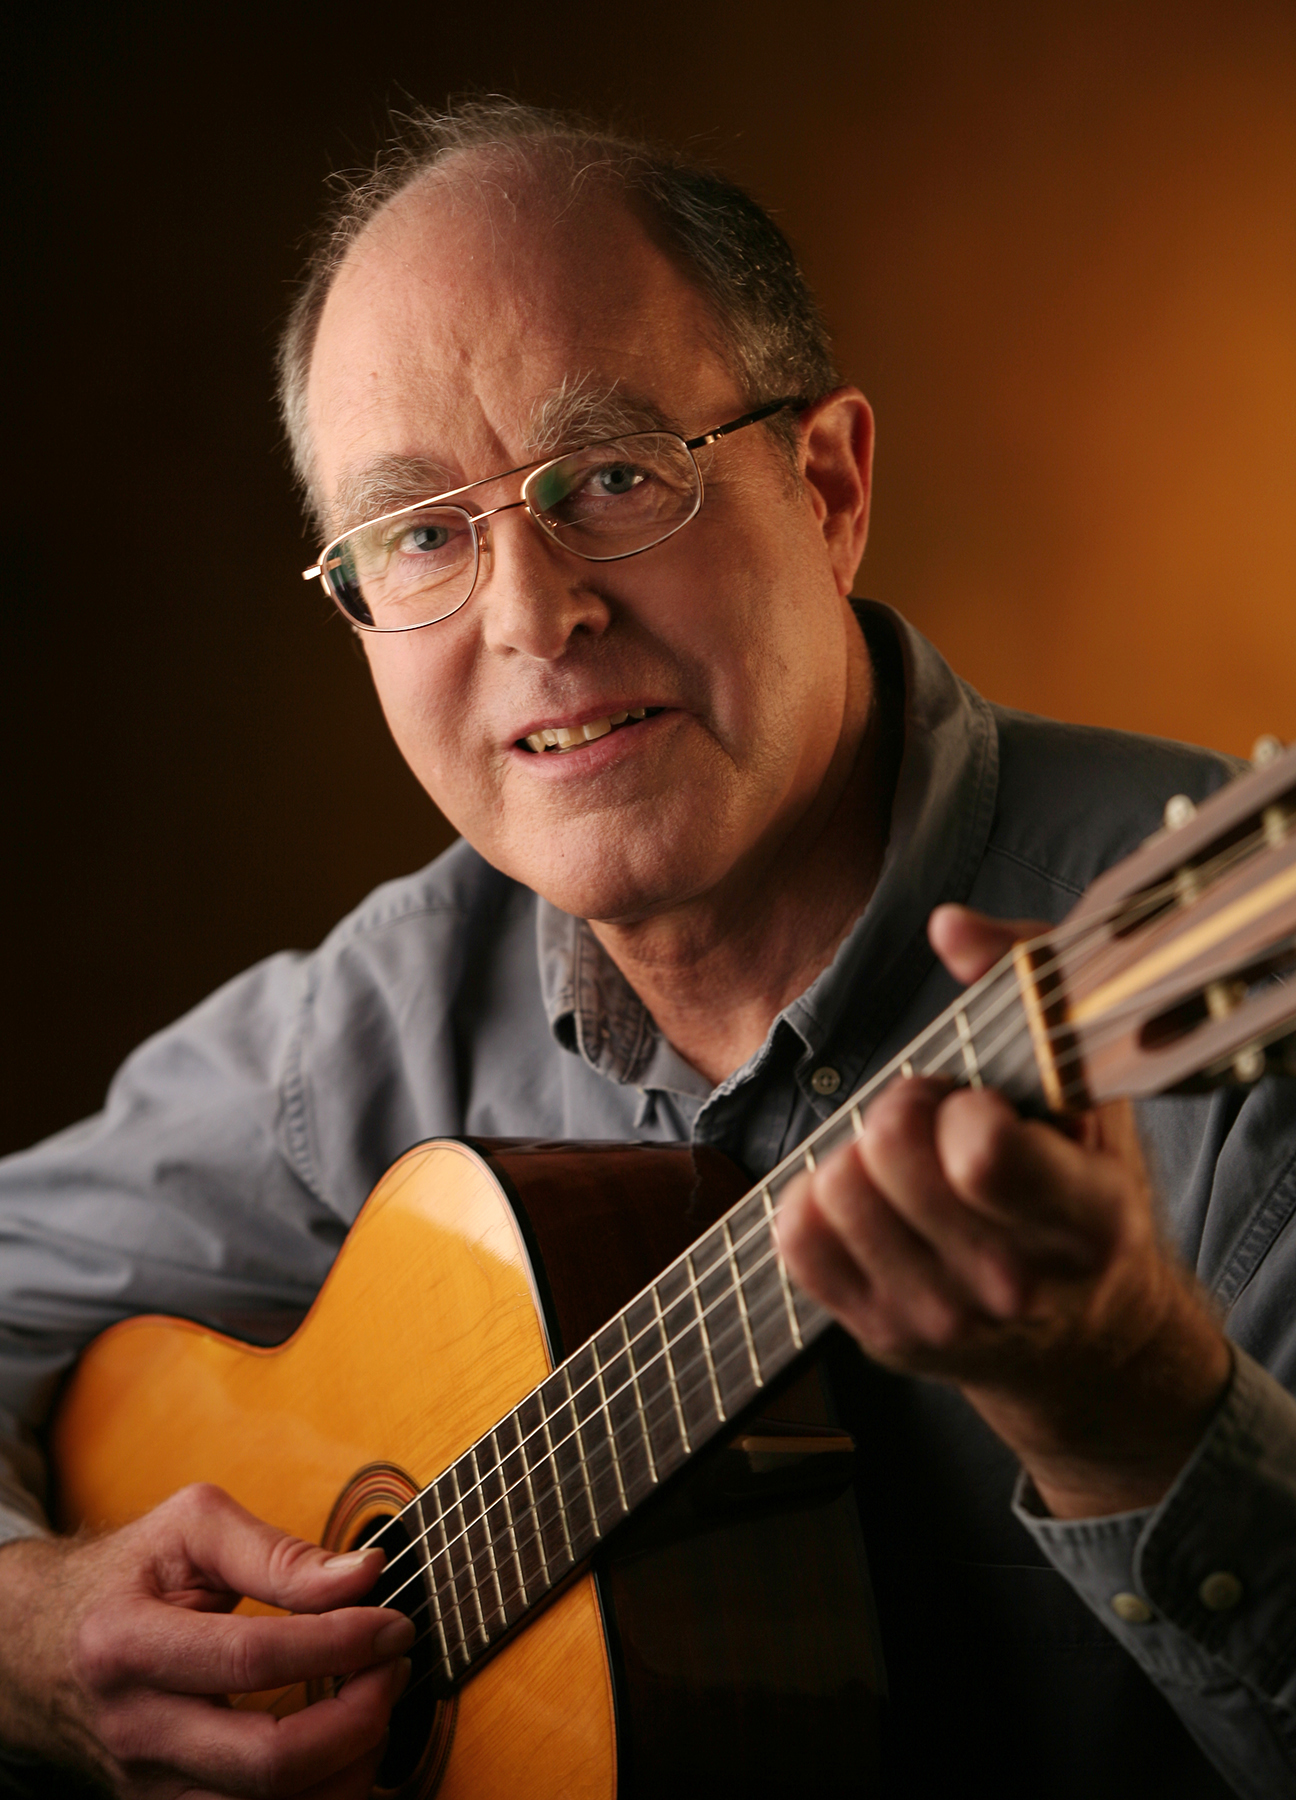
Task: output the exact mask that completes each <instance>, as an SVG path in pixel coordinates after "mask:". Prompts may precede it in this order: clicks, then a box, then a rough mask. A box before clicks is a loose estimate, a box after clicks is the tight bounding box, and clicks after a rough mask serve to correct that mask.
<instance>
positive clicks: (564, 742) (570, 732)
mask: <svg viewBox="0 0 1296 1800" xmlns="http://www.w3.org/2000/svg"><path fill="white" fill-rule="evenodd" d="M646 713H647V708H646V707H643V706H632V707H631V708H630V710H629V711H628V712H614V713H612V714H611V715H610V716H609V717H608V718H605V719H591V720H590V722H589V724H588V725H546V726H544V728H543V729H542V730H540V731H532V732H529V733H528V734H527V737H526V739H525V742H526V744H527V745H528V747H529V748H530V749H532V750H557V751H559V752H560V753H561V752H562V751H564V750H575V749H577V748H578V746H579V745H581V744H593V743H595V742H597V740H598V739H599V738H601V737H606V736H607V734H608V732H609V731H611V730H612V728H613V727H614V726H616V725H624V724H625V723H626V721H627V719H642V718H644V717H645V716H646Z"/></svg>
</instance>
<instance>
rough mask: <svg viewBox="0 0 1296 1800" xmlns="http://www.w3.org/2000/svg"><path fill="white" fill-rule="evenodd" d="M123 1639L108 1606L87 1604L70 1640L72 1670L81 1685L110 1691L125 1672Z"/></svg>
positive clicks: (112, 1612)
mask: <svg viewBox="0 0 1296 1800" xmlns="http://www.w3.org/2000/svg"><path fill="white" fill-rule="evenodd" d="M124 1650H125V1639H124V1638H123V1636H122V1632H121V1628H120V1625H119V1623H118V1614H117V1612H116V1610H115V1609H114V1608H112V1607H107V1606H95V1607H91V1608H90V1609H89V1610H88V1611H87V1612H86V1613H85V1614H84V1615H83V1616H82V1618H81V1621H80V1623H79V1624H78V1626H77V1629H76V1633H75V1635H74V1637H73V1640H72V1662H73V1669H74V1672H75V1674H76V1676H77V1678H78V1679H79V1681H80V1683H81V1685H82V1686H83V1687H86V1688H89V1689H91V1690H93V1691H96V1692H99V1693H106V1692H110V1691H111V1690H112V1689H113V1688H115V1687H117V1686H118V1685H119V1684H120V1683H121V1681H122V1679H123V1678H124V1676H125V1674H126V1664H125V1656H124V1654H123V1653H124Z"/></svg>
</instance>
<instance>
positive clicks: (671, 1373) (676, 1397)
mask: <svg viewBox="0 0 1296 1800" xmlns="http://www.w3.org/2000/svg"><path fill="white" fill-rule="evenodd" d="M651 1293H652V1303H653V1308H654V1312H655V1315H656V1321H657V1332H658V1336H659V1337H660V1338H661V1358H662V1368H663V1370H664V1371H665V1374H666V1380H667V1382H668V1383H669V1385H670V1399H671V1405H672V1406H673V1407H674V1409H675V1422H676V1424H677V1425H678V1426H679V1434H680V1443H681V1444H682V1445H683V1447H684V1454H685V1456H691V1455H692V1454H693V1445H692V1443H691V1442H690V1440H689V1431H688V1426H687V1425H686V1424H685V1422H684V1408H683V1407H682V1406H681V1405H680V1391H679V1382H678V1381H677V1380H676V1377H675V1359H674V1357H673V1356H672V1355H671V1346H670V1339H669V1338H668V1337H667V1335H666V1317H665V1314H664V1313H663V1312H662V1303H661V1297H660V1295H659V1294H658V1292H657V1289H656V1288H655V1287H654V1288H652V1289H651Z"/></svg>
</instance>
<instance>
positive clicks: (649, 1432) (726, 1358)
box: [383, 1253, 814, 1692]
mask: <svg viewBox="0 0 1296 1800" xmlns="http://www.w3.org/2000/svg"><path fill="white" fill-rule="evenodd" d="M772 1254H773V1253H771V1259H772ZM781 1311H783V1307H782V1300H781V1296H780V1295H778V1294H775V1293H774V1292H772V1291H771V1292H769V1293H768V1294H766V1295H765V1296H764V1297H762V1298H761V1299H760V1300H758V1301H757V1303H756V1305H755V1306H754V1307H753V1308H752V1309H751V1321H752V1325H753V1327H754V1328H755V1329H758V1330H762V1331H763V1329H764V1327H765V1326H766V1325H767V1324H768V1323H769V1321H770V1319H771V1318H773V1317H774V1316H775V1315H776V1314H778V1313H780V1312H781ZM784 1316H786V1315H784ZM801 1328H802V1329H803V1330H807V1329H808V1330H813V1329H814V1325H813V1324H811V1325H809V1326H806V1325H803V1326H802V1327H801ZM689 1329H692V1330H697V1324H696V1321H694V1322H693V1324H692V1326H691V1327H690V1328H689ZM687 1335H688V1332H687V1330H686V1331H684V1332H681V1333H680V1334H679V1336H678V1337H677V1339H676V1340H675V1341H676V1342H680V1341H682V1340H683V1339H684V1338H685V1337H686V1336H687ZM726 1339H727V1340H728V1343H727V1347H726V1348H725V1349H724V1350H723V1352H722V1353H721V1354H720V1355H719V1356H717V1358H716V1366H717V1369H718V1371H720V1372H727V1371H728V1370H729V1369H730V1368H732V1367H733V1366H734V1365H735V1364H739V1365H745V1366H747V1367H750V1359H749V1357H748V1354H747V1346H746V1342H745V1338H744V1335H743V1333H742V1330H741V1326H739V1325H731V1326H728V1327H724V1328H722V1329H721V1330H718V1331H717V1332H716V1333H715V1336H714V1339H713V1354H714V1351H715V1349H716V1348H718V1346H719V1345H720V1344H721V1343H723V1342H724V1341H725V1340H726ZM776 1372H777V1373H781V1370H779V1371H776ZM692 1373H693V1375H694V1376H695V1379H692V1380H691V1381H688V1382H685V1383H680V1382H677V1383H676V1384H675V1394H676V1396H677V1397H678V1398H679V1400H680V1401H681V1403H682V1404H684V1405H687V1403H688V1402H689V1401H690V1400H691V1399H694V1398H696V1397H697V1396H699V1395H701V1394H703V1393H704V1392H705V1391H706V1390H707V1389H708V1388H709V1386H710V1378H709V1375H708V1374H707V1372H705V1371H704V1370H702V1369H700V1368H698V1367H696V1365H695V1366H694V1367H693V1370H692ZM755 1391H756V1390H753V1392H755ZM751 1397H752V1396H751V1395H747V1396H745V1397H744V1398H743V1399H742V1400H741V1401H740V1402H738V1404H737V1406H736V1407H735V1411H738V1410H740V1408H741V1407H742V1406H745V1405H746V1404H747V1403H748V1401H749V1400H750V1399H751ZM710 1410H711V1411H714V1402H712V1405H711V1408H710ZM674 1416H675V1409H674V1400H673V1397H672V1396H671V1395H669V1394H666V1393H662V1392H658V1393H656V1394H654V1395H652V1396H650V1397H649V1398H648V1399H647V1400H646V1401H645V1403H644V1405H643V1406H642V1408H641V1409H640V1411H639V1414H638V1416H637V1443H638V1445H639V1447H640V1451H641V1454H643V1455H644V1458H645V1461H646V1450H644V1449H643V1444H644V1441H645V1439H646V1441H647V1442H649V1443H651V1442H652V1441H653V1438H654V1436H655V1435H656V1433H657V1428H658V1427H659V1426H661V1425H662V1424H668V1425H669V1424H670V1423H671V1422H672V1421H673V1420H674ZM597 1417H598V1415H597V1414H595V1415H591V1417H590V1419H587V1420H585V1421H583V1422H582V1425H581V1429H585V1428H587V1427H588V1425H589V1424H590V1423H592V1421H593V1419H595V1418H597ZM727 1422H728V1420H727V1418H725V1417H723V1416H721V1415H718V1414H717V1425H716V1426H715V1427H711V1426H709V1425H708V1426H707V1427H706V1428H707V1429H708V1430H710V1432H711V1435H712V1436H714V1432H715V1430H716V1429H718V1428H719V1426H720V1425H723V1424H725V1423H727ZM615 1432H616V1427H615V1426H609V1427H607V1428H606V1435H605V1436H604V1437H602V1438H601V1440H600V1442H599V1444H598V1445H596V1446H595V1447H594V1449H593V1450H592V1451H590V1452H589V1453H586V1452H585V1451H584V1450H583V1448H582V1447H581V1445H580V1443H579V1432H573V1433H572V1434H571V1438H570V1439H569V1440H568V1441H571V1440H572V1439H575V1440H576V1452H577V1455H578V1456H580V1457H581V1458H582V1460H583V1461H584V1462H585V1464H586V1465H587V1466H588V1467H590V1468H591V1470H592V1471H594V1473H595V1479H599V1478H601V1477H602V1476H603V1475H604V1474H605V1473H606V1472H607V1470H609V1469H610V1468H611V1467H612V1464H613V1461H614V1460H618V1461H619V1460H622V1453H621V1452H620V1451H619V1450H618V1448H617V1444H616V1437H615ZM708 1441H709V1440H708ZM509 1454H510V1455H511V1454H513V1453H512V1452H510V1453H509ZM658 1454H660V1452H658ZM506 1460H507V1458H506ZM596 1464H597V1465H598V1467H597V1469H595V1465H596ZM623 1466H624V1465H623ZM681 1466H682V1465H681ZM676 1472H677V1470H676V1469H674V1468H672V1469H671V1470H670V1474H672V1475H673V1474H675V1473H676ZM561 1479H562V1478H561V1476H557V1477H556V1480H555V1484H554V1485H551V1486H549V1487H547V1488H545V1489H544V1491H543V1493H542V1494H541V1496H540V1498H539V1499H538V1500H536V1501H535V1502H534V1503H532V1504H531V1505H529V1506H528V1507H527V1508H526V1510H525V1512H521V1513H517V1514H512V1513H510V1514H509V1517H510V1522H511V1523H512V1524H513V1527H514V1534H515V1541H516V1544H517V1548H518V1555H517V1557H516V1569H517V1574H514V1573H513V1572H512V1570H510V1574H509V1576H508V1578H507V1582H508V1591H507V1595H506V1594H505V1591H504V1583H503V1582H500V1584H499V1593H500V1600H499V1601H498V1602H491V1603H490V1604H489V1609H488V1611H486V1610H485V1609H484V1610H483V1623H482V1627H481V1628H480V1629H479V1630H475V1631H474V1633H473V1635H475V1636H479V1637H481V1638H482V1639H483V1640H484V1641H483V1643H482V1644H481V1648H482V1649H485V1648H486V1646H487V1645H488V1644H489V1643H490V1642H491V1641H493V1638H494V1636H495V1635H497V1633H496V1630H495V1622H496V1620H498V1621H499V1622H500V1623H501V1624H503V1625H505V1626H507V1625H508V1623H509V1607H510V1605H511V1603H512V1602H513V1601H514V1600H521V1602H522V1604H523V1607H524V1609H530V1608H531V1607H532V1606H534V1605H538V1604H539V1601H540V1599H542V1598H544V1596H546V1595H547V1594H548V1593H550V1592H551V1591H552V1589H553V1587H554V1586H556V1585H557V1584H558V1582H559V1581H562V1580H565V1579H566V1578H567V1577H568V1575H570V1573H571V1572H572V1570H573V1569H575V1568H578V1567H579V1565H580V1563H581V1562H582V1561H584V1560H585V1558H586V1556H587V1555H588V1554H589V1553H590V1551H592V1549H593V1548H594V1544H596V1543H597V1541H598V1539H599V1538H601V1537H602V1536H603V1535H604V1533H605V1532H606V1531H607V1530H609V1529H610V1528H611V1527H612V1526H613V1525H616V1524H619V1523H620V1522H621V1520H622V1519H623V1518H625V1517H626V1516H628V1514H629V1513H630V1512H632V1511H633V1510H634V1509H635V1507H636V1506H637V1505H638V1504H639V1502H640V1499H646V1498H647V1497H648V1495H649V1494H651V1493H652V1492H653V1491H654V1489H655V1487H656V1486H657V1483H656V1482H653V1481H652V1480H651V1477H649V1478H648V1480H649V1485H648V1486H646V1487H644V1488H643V1492H642V1494H640V1493H639V1492H638V1491H636V1493H635V1499H634V1500H633V1501H631V1502H629V1503H628V1504H627V1505H626V1507H625V1508H624V1510H622V1509H621V1508H620V1507H618V1511H617V1513H616V1515H614V1516H613V1517H611V1518H605V1517H604V1514H603V1512H602V1510H601V1509H598V1508H596V1507H595V1506H594V1505H593V1504H592V1503H588V1502H587V1504H588V1507H589V1513H590V1519H591V1525H589V1526H585V1527H583V1528H579V1527H578V1528H576V1535H577V1537H578V1540H579V1538H580V1536H581V1535H582V1530H583V1531H584V1532H588V1531H590V1530H591V1529H592V1525H593V1524H594V1523H597V1525H598V1529H597V1530H596V1531H594V1534H593V1537H594V1542H593V1543H591V1545H590V1547H589V1550H585V1549H583V1548H582V1550H581V1551H580V1552H579V1553H578V1554H575V1553H573V1554H571V1556H570V1559H569V1560H568V1556H567V1553H566V1551H564V1552H562V1553H561V1555H555V1556H554V1557H553V1558H549V1559H548V1560H549V1561H554V1562H557V1561H562V1562H563V1564H564V1566H563V1568H562V1571H561V1574H560V1575H559V1576H558V1577H557V1578H556V1579H549V1578H547V1577H546V1576H544V1574H543V1573H542V1572H541V1571H537V1579H533V1580H532V1581H531V1582H529V1583H528V1581H527V1579H526V1575H525V1571H524V1570H523V1569H522V1560H521V1555H520V1552H521V1551H522V1550H524V1549H526V1548H528V1547H529V1546H530V1545H531V1544H532V1543H537V1542H538V1543H539V1545H540V1547H541V1556H542V1558H544V1556H545V1552H544V1549H543V1543H544V1538H543V1534H544V1531H545V1529H546V1528H547V1527H549V1526H551V1525H552V1524H553V1523H554V1522H555V1521H556V1520H557V1519H558V1518H559V1516H560V1514H562V1513H563V1512H564V1511H567V1512H568V1514H569V1515H570V1506H569V1503H568V1502H567V1501H566V1500H565V1499H564V1497H563V1493H562V1489H561V1486H560V1485H558V1483H560V1482H561ZM627 1479H628V1480H629V1479H632V1478H631V1477H629V1475H628V1474H627ZM515 1485H516V1484H515ZM504 1499H505V1495H504V1493H501V1494H500V1495H498V1496H496V1498H495V1499H493V1500H491V1501H490V1502H489V1503H487V1504H486V1505H485V1506H484V1508H483V1511H482V1512H481V1514H479V1515H478V1516H477V1517H476V1518H474V1520H473V1521H472V1525H473V1526H480V1527H482V1528H483V1529H484V1530H486V1531H489V1530H490V1529H491V1525H490V1522H489V1520H488V1518H487V1514H489V1513H491V1512H493V1511H496V1510H501V1511H506V1510H507V1509H505V1508H504ZM519 1525H521V1526H523V1527H524V1528H526V1527H530V1528H531V1529H530V1530H529V1534H528V1533H526V1532H525V1529H524V1533H523V1534H519V1533H518V1527H519ZM504 1541H505V1534H501V1542H504ZM429 1549H430V1546H429ZM505 1557H506V1559H507V1562H508V1564H510V1565H513V1564H514V1563H515V1556H514V1552H513V1550H512V1549H511V1548H510V1549H507V1550H506V1551H505ZM438 1560H444V1561H445V1564H446V1568H447V1577H446V1579H445V1580H442V1579H441V1578H440V1577H439V1576H438V1575H437V1573H436V1570H435V1566H434V1565H435V1564H436V1562H437V1561H438ZM476 1574H477V1571H476V1565H475V1563H468V1564H463V1565H461V1566H460V1567H459V1569H458V1570H456V1569H455V1567H454V1563H453V1560H452V1559H451V1558H450V1557H449V1556H448V1555H447V1553H446V1551H445V1550H444V1549H442V1548H440V1547H438V1548H437V1549H435V1550H434V1551H431V1553H430V1555H429V1557H428V1561H427V1563H426V1564H425V1565H424V1567H423V1568H422V1569H420V1571H419V1572H418V1573H417V1574H416V1575H414V1576H412V1577H410V1578H409V1579H408V1580H407V1581H406V1582H405V1583H404V1584H403V1586H402V1588H401V1589H398V1590H397V1593H396V1594H393V1595H390V1596H388V1597H387V1599H386V1600H385V1601H384V1602H383V1604H384V1605H390V1604H391V1603H392V1601H393V1600H394V1599H395V1598H397V1596H398V1595H399V1593H401V1592H403V1591H405V1589H406V1588H408V1587H409V1586H411V1585H413V1583H414V1582H416V1581H418V1580H419V1579H420V1577H422V1576H425V1575H426V1576H430V1577H431V1579H432V1581H433V1583H434V1584H435V1588H434V1592H435V1603H436V1606H437V1609H438V1618H439V1621H440V1623H441V1624H442V1625H443V1626H444V1624H445V1622H446V1620H447V1617H448V1615H449V1614H451V1613H457V1614H458V1615H459V1620H460V1623H459V1628H458V1631H457V1637H458V1639H459V1642H458V1643H457V1644H455V1645H454V1646H453V1649H451V1647H450V1646H449V1645H448V1646H447V1652H446V1653H444V1654H440V1655H438V1657H437V1662H438V1663H439V1664H441V1665H448V1664H449V1663H450V1662H451V1660H452V1659H453V1656H454V1655H456V1654H457V1655H458V1656H461V1657H462V1659H463V1662H464V1666H465V1670H466V1668H467V1667H468V1666H470V1665H471V1663H472V1662H473V1660H474V1651H473V1649H472V1648H471V1646H470V1644H469V1641H468V1638H469V1633H468V1632H467V1630H465V1629H464V1622H463V1614H462V1599H463V1597H464V1596H463V1594H461V1591H460V1588H461V1584H463V1588H464V1593H467V1592H468V1591H474V1590H475V1591H476V1592H477V1594H478V1596H479V1598H480V1596H481V1584H480V1583H479V1582H478V1581H477V1579H476ZM541 1583H542V1584H543V1591H542V1593H540V1594H536V1592H535V1590H536V1588H537V1586H538V1585H540V1584H541ZM447 1602H448V1605H447V1604H446V1603H447ZM432 1606H433V1598H432V1595H429V1597H428V1598H426V1599H424V1600H423V1601H421V1602H420V1603H419V1604H418V1605H417V1606H415V1607H413V1608H412V1609H411V1611H410V1613H409V1614H408V1615H407V1616H409V1617H410V1618H413V1619H415V1620H417V1619H418V1618H419V1617H420V1616H421V1615H423V1614H428V1615H429V1618H430V1617H431V1609H432ZM436 1636H437V1630H436V1624H435V1623H432V1624H429V1625H428V1627H427V1628H426V1629H425V1630H423V1631H422V1632H420V1634H419V1636H418V1637H417V1638H416V1639H415V1643H416V1644H417V1643H421V1642H426V1641H428V1640H429V1639H435V1638H436ZM445 1672H446V1675H447V1676H448V1677H449V1678H450V1679H454V1678H455V1675H456V1671H455V1670H454V1669H453V1667H450V1666H446V1668H445ZM421 1679H431V1675H430V1674H429V1675H428V1676H426V1677H423V1678H421ZM418 1685H420V1684H419V1683H416V1684H415V1687H417V1686H418ZM409 1691H410V1692H413V1691H414V1689H410V1690H409Z"/></svg>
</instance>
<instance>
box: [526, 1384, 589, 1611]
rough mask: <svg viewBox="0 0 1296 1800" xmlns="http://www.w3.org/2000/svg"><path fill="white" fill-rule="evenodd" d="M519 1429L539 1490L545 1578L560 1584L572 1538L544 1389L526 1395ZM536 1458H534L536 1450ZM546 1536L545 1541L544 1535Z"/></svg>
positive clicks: (570, 1558) (569, 1557) (570, 1554)
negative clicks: (523, 1436)
mask: <svg viewBox="0 0 1296 1800" xmlns="http://www.w3.org/2000/svg"><path fill="white" fill-rule="evenodd" d="M518 1410H519V1412H520V1413H521V1415H522V1425H523V1428H524V1430H525V1433H526V1439H527V1461H528V1463H529V1464H530V1466H531V1478H532V1481H533V1482H534V1483H535V1485H536V1487H537V1489H538V1490H539V1498H538V1500H537V1503H536V1521H537V1524H538V1526H539V1530H540V1532H541V1534H542V1541H543V1545H544V1558H545V1576H546V1579H547V1580H548V1581H549V1582H550V1583H553V1582H555V1581H560V1580H561V1579H562V1577H563V1576H564V1575H565V1574H566V1573H567V1571H568V1569H570V1567H571V1566H572V1564H573V1563H574V1562H575V1560H576V1557H575V1554H574V1552H573V1550H572V1542H571V1534H570V1532H569V1531H568V1529H567V1508H566V1506H565V1505H564V1503H563V1494H562V1486H561V1482H560V1480H559V1476H558V1466H557V1464H556V1463H555V1461H554V1439H553V1433H552V1432H551V1431H550V1429H549V1415H548V1409H547V1407H546V1404H545V1397H544V1388H543V1387H540V1388H537V1389H536V1391H535V1393H534V1394H529V1395H528V1396H527V1398H526V1400H524V1401H523V1403H522V1406H521V1407H519V1409H518ZM537 1449H538V1450H539V1454H538V1455H537V1454H535V1451H536V1450H537ZM545 1533H548V1534H549V1535H548V1536H547V1537H545V1536H544V1535H543V1534H545Z"/></svg>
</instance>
